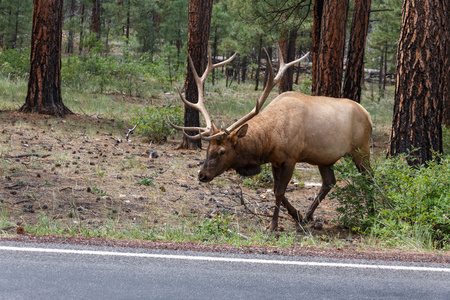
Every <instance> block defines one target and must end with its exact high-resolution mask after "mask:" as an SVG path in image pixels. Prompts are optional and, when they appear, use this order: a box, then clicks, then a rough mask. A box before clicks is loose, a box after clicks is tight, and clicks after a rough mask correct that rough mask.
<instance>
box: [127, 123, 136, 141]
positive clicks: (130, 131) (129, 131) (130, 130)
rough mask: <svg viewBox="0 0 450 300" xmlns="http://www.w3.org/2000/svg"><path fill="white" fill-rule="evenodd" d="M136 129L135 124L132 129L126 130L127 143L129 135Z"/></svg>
mask: <svg viewBox="0 0 450 300" xmlns="http://www.w3.org/2000/svg"><path fill="white" fill-rule="evenodd" d="M136 127H137V124H136V125H134V127H133V128H131V129H128V133H127V142H128V141H129V137H130V134H131V133H132V132H133V131H134V130H135V129H136Z"/></svg>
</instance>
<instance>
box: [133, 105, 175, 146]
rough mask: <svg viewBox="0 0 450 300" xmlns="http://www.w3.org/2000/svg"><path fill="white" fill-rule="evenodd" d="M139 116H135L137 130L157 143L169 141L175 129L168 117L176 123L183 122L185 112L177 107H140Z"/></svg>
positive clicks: (134, 121)
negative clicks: (168, 122)
mask: <svg viewBox="0 0 450 300" xmlns="http://www.w3.org/2000/svg"><path fill="white" fill-rule="evenodd" d="M137 115H138V117H133V118H132V121H133V123H135V124H137V126H138V127H137V129H136V132H137V133H140V134H142V135H144V136H147V137H148V139H149V140H150V141H152V142H155V143H162V142H165V141H167V138H168V137H169V136H170V135H171V134H172V133H173V132H174V131H175V129H174V128H172V127H171V126H170V125H169V124H167V118H169V117H170V120H171V121H172V122H173V123H174V124H181V123H182V121H183V112H182V110H181V109H180V108H179V107H177V106H173V107H151V108H145V109H139V110H138V111H137Z"/></svg>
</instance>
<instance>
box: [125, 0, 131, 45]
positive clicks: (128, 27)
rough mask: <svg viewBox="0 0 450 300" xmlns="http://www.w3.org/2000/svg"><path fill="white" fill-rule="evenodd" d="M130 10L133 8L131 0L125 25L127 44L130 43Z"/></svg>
mask: <svg viewBox="0 0 450 300" xmlns="http://www.w3.org/2000/svg"><path fill="white" fill-rule="evenodd" d="M130 10H131V0H128V5H127V24H126V27H125V37H126V40H125V42H126V44H127V45H128V43H129V42H130Z"/></svg>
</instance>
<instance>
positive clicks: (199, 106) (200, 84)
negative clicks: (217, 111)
mask: <svg viewBox="0 0 450 300" xmlns="http://www.w3.org/2000/svg"><path fill="white" fill-rule="evenodd" d="M235 56H236V53H235V54H233V55H232V56H231V57H230V58H228V59H227V60H225V61H222V62H220V63H217V64H213V63H212V57H211V48H210V46H209V44H208V65H207V66H206V69H205V72H203V74H202V77H199V76H198V73H197V70H196V69H195V66H194V62H193V61H192V57H191V56H190V55H188V61H189V66H190V67H191V71H192V74H193V75H194V80H195V83H196V85H197V91H198V101H197V103H192V102H189V101H187V100H186V98H185V97H184V96H183V95H182V94H181V92H180V91H179V90H178V94H179V95H180V98H181V100H182V101H183V102H184V103H185V104H186V105H187V106H189V107H191V108H193V109H196V110H198V111H199V112H200V113H201V114H202V115H203V117H204V118H205V122H206V127H205V128H202V127H182V126H177V125H175V124H173V123H172V122H171V121H170V120H169V119H168V123H169V125H171V126H172V127H173V128H175V129H178V130H182V131H183V133H184V135H185V136H187V137H188V138H190V139H200V138H202V139H204V138H205V137H208V136H210V135H211V134H212V133H213V131H214V129H215V126H214V124H213V122H212V121H211V118H210V117H209V114H208V111H207V110H206V107H205V105H204V101H203V99H204V84H205V81H206V78H207V77H208V75H209V73H210V72H211V71H212V70H214V69H215V68H219V67H221V66H223V65H225V64H227V63H229V62H231V61H232V60H233V59H234V58H235ZM185 131H200V133H199V134H197V135H194V136H190V135H188V134H186V132H185Z"/></svg>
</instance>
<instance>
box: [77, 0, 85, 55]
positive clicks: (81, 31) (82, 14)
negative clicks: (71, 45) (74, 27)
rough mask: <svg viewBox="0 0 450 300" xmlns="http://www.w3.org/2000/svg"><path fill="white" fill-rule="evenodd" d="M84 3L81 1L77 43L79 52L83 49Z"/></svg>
mask: <svg viewBox="0 0 450 300" xmlns="http://www.w3.org/2000/svg"><path fill="white" fill-rule="evenodd" d="M83 27H84V4H83V3H81V18H80V43H79V45H78V50H79V52H80V54H81V52H82V51H83V35H84V30H83V29H84V28H83Z"/></svg>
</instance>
